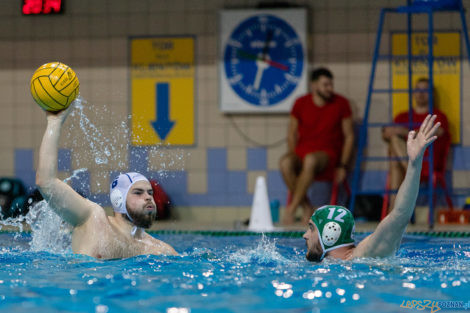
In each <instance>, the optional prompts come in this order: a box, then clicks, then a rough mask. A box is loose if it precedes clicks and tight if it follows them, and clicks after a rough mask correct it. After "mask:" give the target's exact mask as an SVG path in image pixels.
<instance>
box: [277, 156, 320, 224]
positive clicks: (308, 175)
mask: <svg viewBox="0 0 470 313" xmlns="http://www.w3.org/2000/svg"><path fill="white" fill-rule="evenodd" d="M327 164H328V155H327V154H326V153H325V152H323V151H319V152H313V153H309V154H307V155H306V156H305V157H304V160H303V162H302V169H301V171H300V175H299V176H298V178H297V181H296V184H295V186H294V192H293V194H292V201H291V203H290V204H289V205H288V206H287V208H286V212H285V215H284V216H285V218H284V223H285V224H290V223H292V222H293V217H294V214H295V210H296V209H297V207H298V206H299V205H300V204H301V203H303V201H304V199H305V194H306V192H307V189H308V187H309V186H310V184H312V182H313V180H314V178H315V174H316V173H318V172H320V171H322V170H323V169H324V168H325V167H326V165H327Z"/></svg>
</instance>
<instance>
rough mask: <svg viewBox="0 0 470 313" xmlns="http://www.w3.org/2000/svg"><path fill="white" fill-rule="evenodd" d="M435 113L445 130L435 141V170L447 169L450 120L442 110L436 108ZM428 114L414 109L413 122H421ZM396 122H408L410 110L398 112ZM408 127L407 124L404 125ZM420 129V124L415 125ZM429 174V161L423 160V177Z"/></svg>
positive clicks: (426, 154) (425, 155)
mask: <svg viewBox="0 0 470 313" xmlns="http://www.w3.org/2000/svg"><path fill="white" fill-rule="evenodd" d="M434 114H435V115H437V119H436V122H441V127H442V129H443V130H444V134H443V135H442V136H440V137H439V138H437V139H436V141H435V142H434V143H433V145H434V148H433V149H434V166H433V167H434V170H435V171H441V172H442V171H443V170H444V169H445V166H446V164H445V162H446V158H447V152H448V149H449V146H450V143H451V140H450V133H449V122H448V121H447V117H446V116H445V114H444V113H442V111H440V110H438V109H434ZM426 116H428V113H423V114H418V113H416V112H415V111H414V110H413V123H419V124H420V125H421V123H422V122H423V121H424V119H425V118H426ZM394 122H395V123H408V122H409V119H408V111H407V112H403V113H400V114H398V115H397V116H396V117H395V119H394ZM403 126H404V127H407V125H403ZM417 129H419V126H415V130H417ZM428 151H429V148H428V149H426V152H424V157H425V158H427V157H428V155H429V152H428ZM428 176H429V163H428V161H427V160H425V161H423V169H422V171H421V178H423V177H428Z"/></svg>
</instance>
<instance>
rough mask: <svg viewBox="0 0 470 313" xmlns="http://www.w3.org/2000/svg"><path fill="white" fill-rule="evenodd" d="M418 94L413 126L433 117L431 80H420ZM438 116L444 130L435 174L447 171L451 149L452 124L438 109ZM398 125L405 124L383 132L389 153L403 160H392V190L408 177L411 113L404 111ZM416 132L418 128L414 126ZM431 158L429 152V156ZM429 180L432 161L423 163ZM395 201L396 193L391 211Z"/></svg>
mask: <svg viewBox="0 0 470 313" xmlns="http://www.w3.org/2000/svg"><path fill="white" fill-rule="evenodd" d="M415 89H416V91H415V92H414V94H413V95H414V100H415V104H416V105H415V106H414V107H413V114H412V119H413V120H412V123H415V124H420V123H422V122H423V121H424V119H425V118H426V116H427V115H428V114H429V112H428V111H429V80H428V79H427V78H420V79H419V80H418V81H417V82H416V86H415ZM434 114H435V115H437V121H438V122H440V123H441V127H440V128H439V129H438V130H437V134H436V135H437V137H438V139H437V140H436V143H435V144H434V153H433V156H434V160H433V169H434V171H438V172H442V171H444V169H445V160H446V157H447V151H448V150H449V146H450V142H451V138H450V133H449V123H448V122H447V117H446V116H445V114H444V113H442V112H441V111H440V110H438V109H434ZM394 122H395V123H399V124H402V125H400V126H388V127H385V128H384V129H383V132H382V137H383V139H384V140H385V141H386V142H387V143H388V148H389V154H390V156H391V157H395V158H397V157H399V158H401V160H397V159H395V160H391V161H390V172H389V175H390V189H391V190H397V189H398V186H400V184H401V182H402V181H403V178H404V177H405V172H406V167H407V162H406V141H405V140H406V136H407V133H408V127H407V126H406V124H407V123H409V114H408V112H402V113H400V114H398V115H397V116H396V117H395V119H394ZM413 128H414V129H415V130H416V129H417V128H418V127H416V126H413ZM427 156H428V152H427V151H426V153H425V157H427ZM428 177H429V162H428V161H427V160H426V161H424V164H423V170H422V172H421V180H425V179H427V178H428ZM394 200H395V194H391V195H390V205H389V208H388V210H389V212H390V210H391V208H393V202H394Z"/></svg>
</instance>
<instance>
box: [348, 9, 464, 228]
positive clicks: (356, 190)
mask: <svg viewBox="0 0 470 313" xmlns="http://www.w3.org/2000/svg"><path fill="white" fill-rule="evenodd" d="M438 12H456V13H459V15H460V19H461V23H462V31H463V34H464V38H465V45H466V48H467V55H468V57H469V61H470V41H469V37H468V31H467V23H466V19H465V9H464V8H463V5H462V0H414V1H411V0H407V5H406V6H401V7H397V8H383V9H381V11H380V19H379V26H378V29H377V36H376V40H375V48H374V56H373V59H372V69H371V74H370V79H369V87H368V93H367V101H366V108H365V111H364V117H363V122H362V124H361V127H360V135H359V145H358V151H357V156H356V163H355V167H354V172H353V181H352V191H351V198H350V203H349V207H350V209H351V211H354V205H355V201H356V196H357V195H359V194H384V193H385V192H386V190H385V188H383V189H374V190H360V189H361V188H360V178H361V174H362V171H361V165H362V163H363V162H364V161H372V162H373V161H386V160H389V157H380V156H364V149H365V148H366V145H367V133H368V132H367V131H368V128H369V127H383V126H387V125H390V124H387V123H369V112H370V106H371V99H372V94H373V93H389V94H392V93H403V92H408V109H409V110H408V111H409V114H410V116H409V121H410V125H409V126H410V128H411V127H412V110H411V108H412V97H411V94H412V92H413V86H412V61H413V60H416V59H423V56H414V55H413V54H412V45H411V37H412V33H413V29H412V16H413V14H427V15H428V55H427V56H426V57H424V58H426V59H427V63H428V69H429V71H428V79H429V90H428V93H429V111H430V112H432V108H433V93H432V88H433V87H432V86H433V64H434V60H435V57H434V55H433V36H434V23H433V14H434V13H438ZM390 13H391V14H406V15H407V48H408V53H407V56H406V58H407V61H408V89H407V90H402V89H401V90H399V89H392V88H390V89H374V80H375V74H376V69H377V61H378V60H383V59H388V60H391V59H392V58H394V56H393V55H383V54H382V55H381V54H380V42H381V38H382V31H383V25H384V20H385V16H386V14H390ZM402 58H403V57H402ZM429 149H430V153H429V159H428V161H429V183H428V188H427V195H428V203H429V227H430V228H433V226H434V203H433V193H434V189H433V184H432V176H433V150H432V149H433V148H432V145H431V147H430V148H429Z"/></svg>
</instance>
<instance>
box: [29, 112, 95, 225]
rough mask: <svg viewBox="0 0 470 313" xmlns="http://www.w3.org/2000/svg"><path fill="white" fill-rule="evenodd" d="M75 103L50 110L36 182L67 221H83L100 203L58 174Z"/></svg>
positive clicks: (74, 223) (75, 223)
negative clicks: (62, 133) (64, 135)
mask: <svg viewBox="0 0 470 313" xmlns="http://www.w3.org/2000/svg"><path fill="white" fill-rule="evenodd" d="M72 107H73V105H71V106H70V107H69V108H68V109H67V110H64V111H61V112H59V113H57V114H54V113H49V112H48V113H47V128H46V131H45V133H44V137H43V139H42V143H41V147H40V149H39V163H38V169H37V172H36V184H37V186H38V188H39V191H40V192H41V194H42V196H43V197H44V199H46V201H47V202H48V203H49V205H50V207H51V208H52V209H53V210H54V211H55V212H56V213H57V214H59V215H60V216H61V217H62V218H63V219H64V220H65V221H67V222H68V223H70V224H72V225H73V226H77V225H80V224H83V223H84V222H85V221H86V220H87V219H88V217H89V216H90V213H91V211H92V209H93V207H94V206H96V204H94V203H93V202H91V201H89V200H86V199H84V198H83V197H81V196H80V195H79V194H78V193H77V192H76V191H74V190H73V189H72V188H71V187H70V186H69V185H67V184H66V183H64V182H63V181H61V180H60V179H58V178H57V154H58V146H59V137H60V131H61V128H62V124H63V123H64V121H65V119H66V117H67V115H68V113H69V112H70V110H71V108H72Z"/></svg>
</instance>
